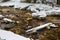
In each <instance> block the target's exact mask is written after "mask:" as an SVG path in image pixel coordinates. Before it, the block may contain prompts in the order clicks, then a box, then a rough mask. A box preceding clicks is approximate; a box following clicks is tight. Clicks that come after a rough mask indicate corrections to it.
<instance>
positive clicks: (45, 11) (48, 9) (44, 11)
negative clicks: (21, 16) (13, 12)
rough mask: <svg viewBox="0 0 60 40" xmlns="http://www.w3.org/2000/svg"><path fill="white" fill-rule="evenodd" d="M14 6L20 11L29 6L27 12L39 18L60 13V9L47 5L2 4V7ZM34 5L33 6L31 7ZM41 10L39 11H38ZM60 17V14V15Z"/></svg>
mask: <svg viewBox="0 0 60 40" xmlns="http://www.w3.org/2000/svg"><path fill="white" fill-rule="evenodd" d="M12 5H14V8H19V9H23V8H25V7H27V6H29V7H28V8H26V9H27V10H31V11H32V12H33V13H32V16H39V17H46V16H47V15H52V14H55V15H56V14H58V12H60V7H55V6H54V7H52V6H49V5H46V4H40V3H39V4H34V3H21V2H20V0H17V1H15V0H13V1H12V0H10V1H8V2H4V3H0V6H12ZM30 5H32V6H30ZM37 9H39V10H40V11H39V10H37ZM58 15H59V14H58Z"/></svg>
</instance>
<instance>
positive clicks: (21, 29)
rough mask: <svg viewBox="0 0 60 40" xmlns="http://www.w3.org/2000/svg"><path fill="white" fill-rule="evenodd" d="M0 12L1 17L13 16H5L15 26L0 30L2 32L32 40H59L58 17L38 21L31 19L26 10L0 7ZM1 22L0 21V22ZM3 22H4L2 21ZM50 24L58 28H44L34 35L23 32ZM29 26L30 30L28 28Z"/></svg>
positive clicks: (59, 16) (59, 24)
mask: <svg viewBox="0 0 60 40" xmlns="http://www.w3.org/2000/svg"><path fill="white" fill-rule="evenodd" d="M0 12H1V14H2V15H4V16H6V15H10V14H12V15H14V17H13V16H6V18H9V19H12V20H14V21H15V26H13V27H10V28H6V27H4V28H1V27H0V28H1V29H4V30H8V31H12V32H14V33H16V34H19V35H22V36H25V37H29V38H33V39H34V40H37V39H38V40H60V23H58V22H60V21H59V20H60V15H51V16H47V17H46V19H45V20H40V19H37V18H33V17H32V12H31V11H28V10H20V9H17V8H16V9H15V8H13V7H0ZM0 22H1V21H0ZM3 22H4V21H3ZM49 22H52V23H54V24H56V25H57V26H58V28H44V29H41V30H38V31H37V32H36V33H32V34H27V33H26V32H25V31H26V30H28V29H30V28H34V27H37V26H40V25H42V24H45V23H49ZM28 26H30V28H29V27H28Z"/></svg>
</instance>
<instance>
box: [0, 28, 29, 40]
mask: <svg viewBox="0 0 60 40" xmlns="http://www.w3.org/2000/svg"><path fill="white" fill-rule="evenodd" d="M0 38H1V39H6V40H30V39H29V38H25V37H23V36H20V35H17V34H14V33H13V32H10V31H5V30H1V29H0Z"/></svg>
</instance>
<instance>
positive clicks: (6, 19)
mask: <svg viewBox="0 0 60 40" xmlns="http://www.w3.org/2000/svg"><path fill="white" fill-rule="evenodd" d="M3 20H4V21H9V22H15V21H13V20H11V19H8V18H4V19H3Z"/></svg>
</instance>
